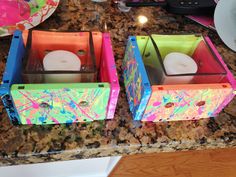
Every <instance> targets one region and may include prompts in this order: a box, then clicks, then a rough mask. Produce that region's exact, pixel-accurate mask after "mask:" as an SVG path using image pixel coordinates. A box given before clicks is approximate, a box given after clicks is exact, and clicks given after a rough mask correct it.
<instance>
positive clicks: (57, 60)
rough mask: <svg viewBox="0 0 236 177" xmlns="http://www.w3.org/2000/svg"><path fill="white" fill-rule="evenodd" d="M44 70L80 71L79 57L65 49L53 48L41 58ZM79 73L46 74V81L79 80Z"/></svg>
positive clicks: (63, 81)
mask: <svg viewBox="0 0 236 177" xmlns="http://www.w3.org/2000/svg"><path fill="white" fill-rule="evenodd" d="M43 67H44V70H45V71H80V69H81V61H80V59H79V57H78V56H77V55H76V54H74V53H72V52H69V51H66V50H55V51H52V52H49V53H48V54H46V55H45V57H44V59H43ZM80 80H81V77H80V74H46V75H45V82H46V83H65V82H67V83H68V82H80Z"/></svg>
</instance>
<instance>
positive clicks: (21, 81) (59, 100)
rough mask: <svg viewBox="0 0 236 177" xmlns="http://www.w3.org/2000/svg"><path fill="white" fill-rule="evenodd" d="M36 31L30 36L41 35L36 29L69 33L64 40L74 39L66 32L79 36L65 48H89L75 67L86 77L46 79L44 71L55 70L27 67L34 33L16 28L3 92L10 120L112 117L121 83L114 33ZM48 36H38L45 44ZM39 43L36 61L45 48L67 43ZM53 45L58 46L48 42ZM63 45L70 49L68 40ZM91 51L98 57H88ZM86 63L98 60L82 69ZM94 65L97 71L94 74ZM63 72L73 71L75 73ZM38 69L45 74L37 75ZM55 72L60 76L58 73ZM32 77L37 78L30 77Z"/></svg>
mask: <svg viewBox="0 0 236 177" xmlns="http://www.w3.org/2000/svg"><path fill="white" fill-rule="evenodd" d="M33 33H35V36H34V35H32V36H31V37H32V41H33V40H34V39H35V40H36V38H37V35H38V36H39V37H40V35H41V34H44V35H45V36H48V37H49V39H50V35H51V36H52V38H53V36H54V37H55V36H59V37H60V36H61V35H62V36H64V37H63V38H61V37H60V38H61V39H64V40H61V41H62V42H63V41H64V42H65V44H66V43H67V42H68V41H69V42H70V40H66V38H67V35H68V36H69V37H68V38H71V39H72V38H73V36H74V39H73V43H75V45H73V46H69V45H67V48H66V49H67V50H69V51H71V52H75V51H74V50H76V52H75V53H76V54H77V55H80V54H86V55H85V56H84V58H83V56H80V59H81V72H78V73H77V72H74V73H72V74H76V77H77V76H78V74H79V79H80V81H81V82H73V83H63V82H62V83H58V82H56V83H50V82H49V83H47V82H46V83H45V82H44V81H45V78H44V77H45V75H46V77H48V75H47V74H52V73H50V72H49V73H47V72H45V73H46V74H45V73H44V71H41V70H40V69H39V70H36V71H35V70H34V72H35V73H34V72H31V71H30V69H29V68H28V69H27V67H25V66H27V65H26V64H25V59H26V58H28V59H29V58H30V57H29V55H28V54H29V52H28V51H27V50H28V46H29V45H28V42H29V39H28V36H29V35H27V32H26V33H25V32H24V35H22V32H20V31H16V32H15V33H14V36H13V39H12V44H11V47H10V52H9V56H8V59H7V64H6V69H5V72H4V75H3V79H2V85H1V87H0V93H1V98H2V101H3V104H4V106H5V108H6V110H7V112H8V115H9V117H10V119H11V121H12V122H13V123H17V122H18V123H20V124H60V123H74V122H87V121H94V120H104V119H112V118H113V117H114V113H115V108H116V103H117V99H118V94H119V90H120V87H119V83H118V77H117V72H116V66H115V61H114V56H113V52H112V44H111V40H110V35H109V34H108V33H101V32H92V33H89V32H70V33H69V32H68V33H65V32H63V33H62V32H45V31H33ZM48 33H50V35H49V34H48ZM89 36H90V37H92V38H90V37H89ZM80 37H81V38H80ZM40 38H41V37H40ZM49 39H48V41H47V40H43V39H42V40H39V41H38V43H37V45H39V46H40V41H41V42H42V46H47V45H45V44H44V43H45V42H46V43H50V42H51V41H53V40H49ZM90 39H92V40H90ZM36 41H37V40H36ZM91 41H93V44H94V48H93V49H94V50H92V49H91V48H90V47H89V45H90V44H91V43H90V42H91ZM33 45H34V44H33V43H32V46H33ZM26 46H27V47H26ZM39 46H36V48H35V50H34V51H37V52H39V53H38V54H37V55H34V57H32V58H33V59H34V60H33V61H34V62H33V63H36V61H37V58H39V62H38V61H37V62H38V63H40V58H42V57H40V56H41V55H44V54H45V53H47V52H48V51H46V52H42V51H44V50H46V49H47V50H48V49H50V50H51V49H52V50H58V49H62V48H61V46H60V45H58V46H59V48H57V47H58V46H57V45H55V44H53V43H52V44H50V45H49V46H47V47H46V48H44V47H39ZM50 46H53V47H54V48H53V47H52V48H48V47H50ZM56 46H57V47H56ZM68 46H69V47H68ZM36 49H37V50H36ZM63 49H65V46H63ZM90 50H92V51H90ZM81 51H82V52H81ZM90 54H92V55H94V57H92V58H94V59H95V60H94V61H92V60H87V59H86V56H87V55H89V56H90ZM26 56H27V57H26ZM90 62H92V63H90ZM30 63H31V62H30ZM39 65H40V64H39ZM36 66H38V65H36ZM85 66H95V68H93V67H92V68H90V69H89V70H88V68H87V69H85V70H83V67H85ZM34 67H35V66H34ZM36 68H37V67H36ZM88 71H89V72H88ZM94 71H96V72H95V73H97V74H94ZM84 72H85V73H84ZM86 72H88V74H91V75H92V77H91V75H89V78H87V80H86V79H85V80H83V79H84V75H86ZM56 74H61V73H60V72H59V73H56ZM63 74H64V75H66V74H69V76H71V77H72V76H73V75H71V73H63ZM35 75H37V77H38V76H39V77H40V78H38V79H37V77H35ZM42 75H43V76H42ZM80 75H82V76H80ZM41 76H42V77H41ZM50 77H51V75H50ZM53 77H54V78H55V75H53ZM29 78H31V79H32V78H34V79H33V80H30V79H29ZM42 78H44V79H42Z"/></svg>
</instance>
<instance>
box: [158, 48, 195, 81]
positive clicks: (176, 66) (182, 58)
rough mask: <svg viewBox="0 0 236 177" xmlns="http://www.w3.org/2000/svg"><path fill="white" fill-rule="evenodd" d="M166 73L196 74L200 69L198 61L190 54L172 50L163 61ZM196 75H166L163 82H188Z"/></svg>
mask: <svg viewBox="0 0 236 177" xmlns="http://www.w3.org/2000/svg"><path fill="white" fill-rule="evenodd" d="M163 64H164V67H165V70H166V73H167V74H169V75H177V74H195V73H196V72H197V70H198V66H197V64H196V62H195V61H194V60H193V59H192V58H191V57H190V56H188V55H186V54H183V53H178V52H172V53H169V54H168V55H166V57H165V59H164V61H163ZM193 77H194V76H165V75H164V77H163V80H162V84H188V83H191V81H192V79H193Z"/></svg>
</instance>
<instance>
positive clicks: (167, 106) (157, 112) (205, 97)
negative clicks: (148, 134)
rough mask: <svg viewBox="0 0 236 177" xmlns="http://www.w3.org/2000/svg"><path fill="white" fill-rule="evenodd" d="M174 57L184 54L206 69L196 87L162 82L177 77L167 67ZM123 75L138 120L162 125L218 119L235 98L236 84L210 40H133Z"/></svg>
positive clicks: (188, 37) (156, 37)
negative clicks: (167, 59) (165, 60)
mask: <svg viewBox="0 0 236 177" xmlns="http://www.w3.org/2000/svg"><path fill="white" fill-rule="evenodd" d="M170 52H182V53H185V54H188V55H190V56H192V57H193V58H194V59H195V60H197V63H198V67H199V66H200V67H199V68H198V72H197V73H196V74H194V75H193V76H191V77H193V79H192V81H191V83H184V84H182V83H178V84H173V83H168V82H163V81H162V80H163V79H161V78H163V75H164V78H166V77H168V78H171V77H172V75H167V74H166V73H165V71H164V70H165V69H163V64H162V63H161V62H162V61H163V58H164V57H165V56H166V55H167V54H168V53H170ZM199 64H200V65H199ZM150 67H152V68H153V67H154V69H152V68H150ZM123 70H124V73H123V76H124V83H125V88H126V94H127V99H128V102H129V106H130V111H131V112H132V115H133V118H134V120H142V121H153V122H156V121H174V120H194V119H200V118H208V117H214V116H216V115H217V114H218V113H219V112H220V111H221V110H222V109H223V108H224V107H225V106H226V105H227V104H228V103H229V102H230V101H231V100H232V99H233V97H234V95H235V90H236V81H235V79H234V77H233V75H232V73H231V72H230V71H229V69H228V68H227V66H226V64H225V63H224V61H223V60H222V58H221V57H220V55H219V53H218V52H217V50H216V48H215V47H214V45H213V44H212V42H211V41H210V39H209V38H208V37H203V36H199V35H151V36H130V37H129V39H128V44H127V47H126V53H125V57H124V62H123ZM215 71H217V72H215ZM173 77H182V78H183V77H189V75H180V76H176V75H174V76H173ZM173 77H172V78H173Z"/></svg>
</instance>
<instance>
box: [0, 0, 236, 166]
mask: <svg viewBox="0 0 236 177" xmlns="http://www.w3.org/2000/svg"><path fill="white" fill-rule="evenodd" d="M141 14H142V15H145V16H147V17H148V23H147V24H145V25H144V26H140V25H138V23H137V16H138V15H141ZM104 24H106V26H107V30H108V31H110V33H111V36H112V42H113V50H114V54H115V59H116V66H117V70H118V73H119V77H120V85H121V92H120V96H119V101H118V105H117V109H116V114H115V118H114V120H107V121H98V122H92V123H78V124H72V125H46V126H26V125H18V126H13V125H11V124H10V121H9V119H8V116H7V113H6V110H5V109H4V108H3V105H2V103H1V104H0V166H6V165H16V164H29V163H39V162H50V161H58V160H72V159H83V158H94V157H104V156H116V155H126V154H136V153H150V152H167V151H182V150H193V149H209V148H226V147H227V148H228V147H235V146H236V109H235V108H236V99H234V100H233V101H232V102H231V103H230V104H229V105H228V106H227V107H226V108H225V109H224V111H222V112H221V113H220V115H219V116H218V117H216V118H210V119H202V120H198V121H178V122H162V123H144V122H138V121H132V118H131V114H130V112H129V107H128V103H127V100H126V95H125V92H124V85H123V79H122V69H121V64H122V59H123V56H124V50H125V45H126V40H127V38H128V36H129V35H138V34H148V33H202V34H204V35H209V36H210V38H211V39H212V40H213V43H214V44H215V45H216V47H217V49H218V51H219V52H220V54H221V55H222V56H223V58H224V60H225V62H226V63H227V65H228V67H229V68H230V69H231V71H232V72H233V73H234V75H236V53H234V52H232V51H231V50H229V49H228V48H227V47H226V46H225V45H224V44H223V43H222V42H221V40H220V39H219V37H218V36H217V34H216V33H215V32H214V31H210V30H208V29H206V28H204V27H201V26H200V25H198V24H196V23H194V22H192V21H190V20H188V19H187V18H185V17H182V16H177V15H172V14H168V13H167V12H165V11H164V10H162V9H160V8H157V7H155V8H154V7H153V8H150V7H149V8H137V9H131V11H130V12H128V13H123V12H120V11H119V10H118V9H117V6H116V5H115V4H113V3H111V2H109V1H107V2H106V3H92V2H91V1H89V0H81V1H76V0H61V2H60V5H59V7H58V9H57V10H56V12H55V13H54V14H53V15H52V16H51V17H50V18H49V19H48V20H46V21H45V22H44V23H42V24H41V25H39V26H38V27H36V29H57V30H64V31H66V30H99V31H102V30H104ZM10 40H11V37H4V38H1V39H0V46H1V47H0V74H1V76H2V72H3V70H4V67H5V62H6V57H7V53H8V50H9V46H10Z"/></svg>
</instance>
